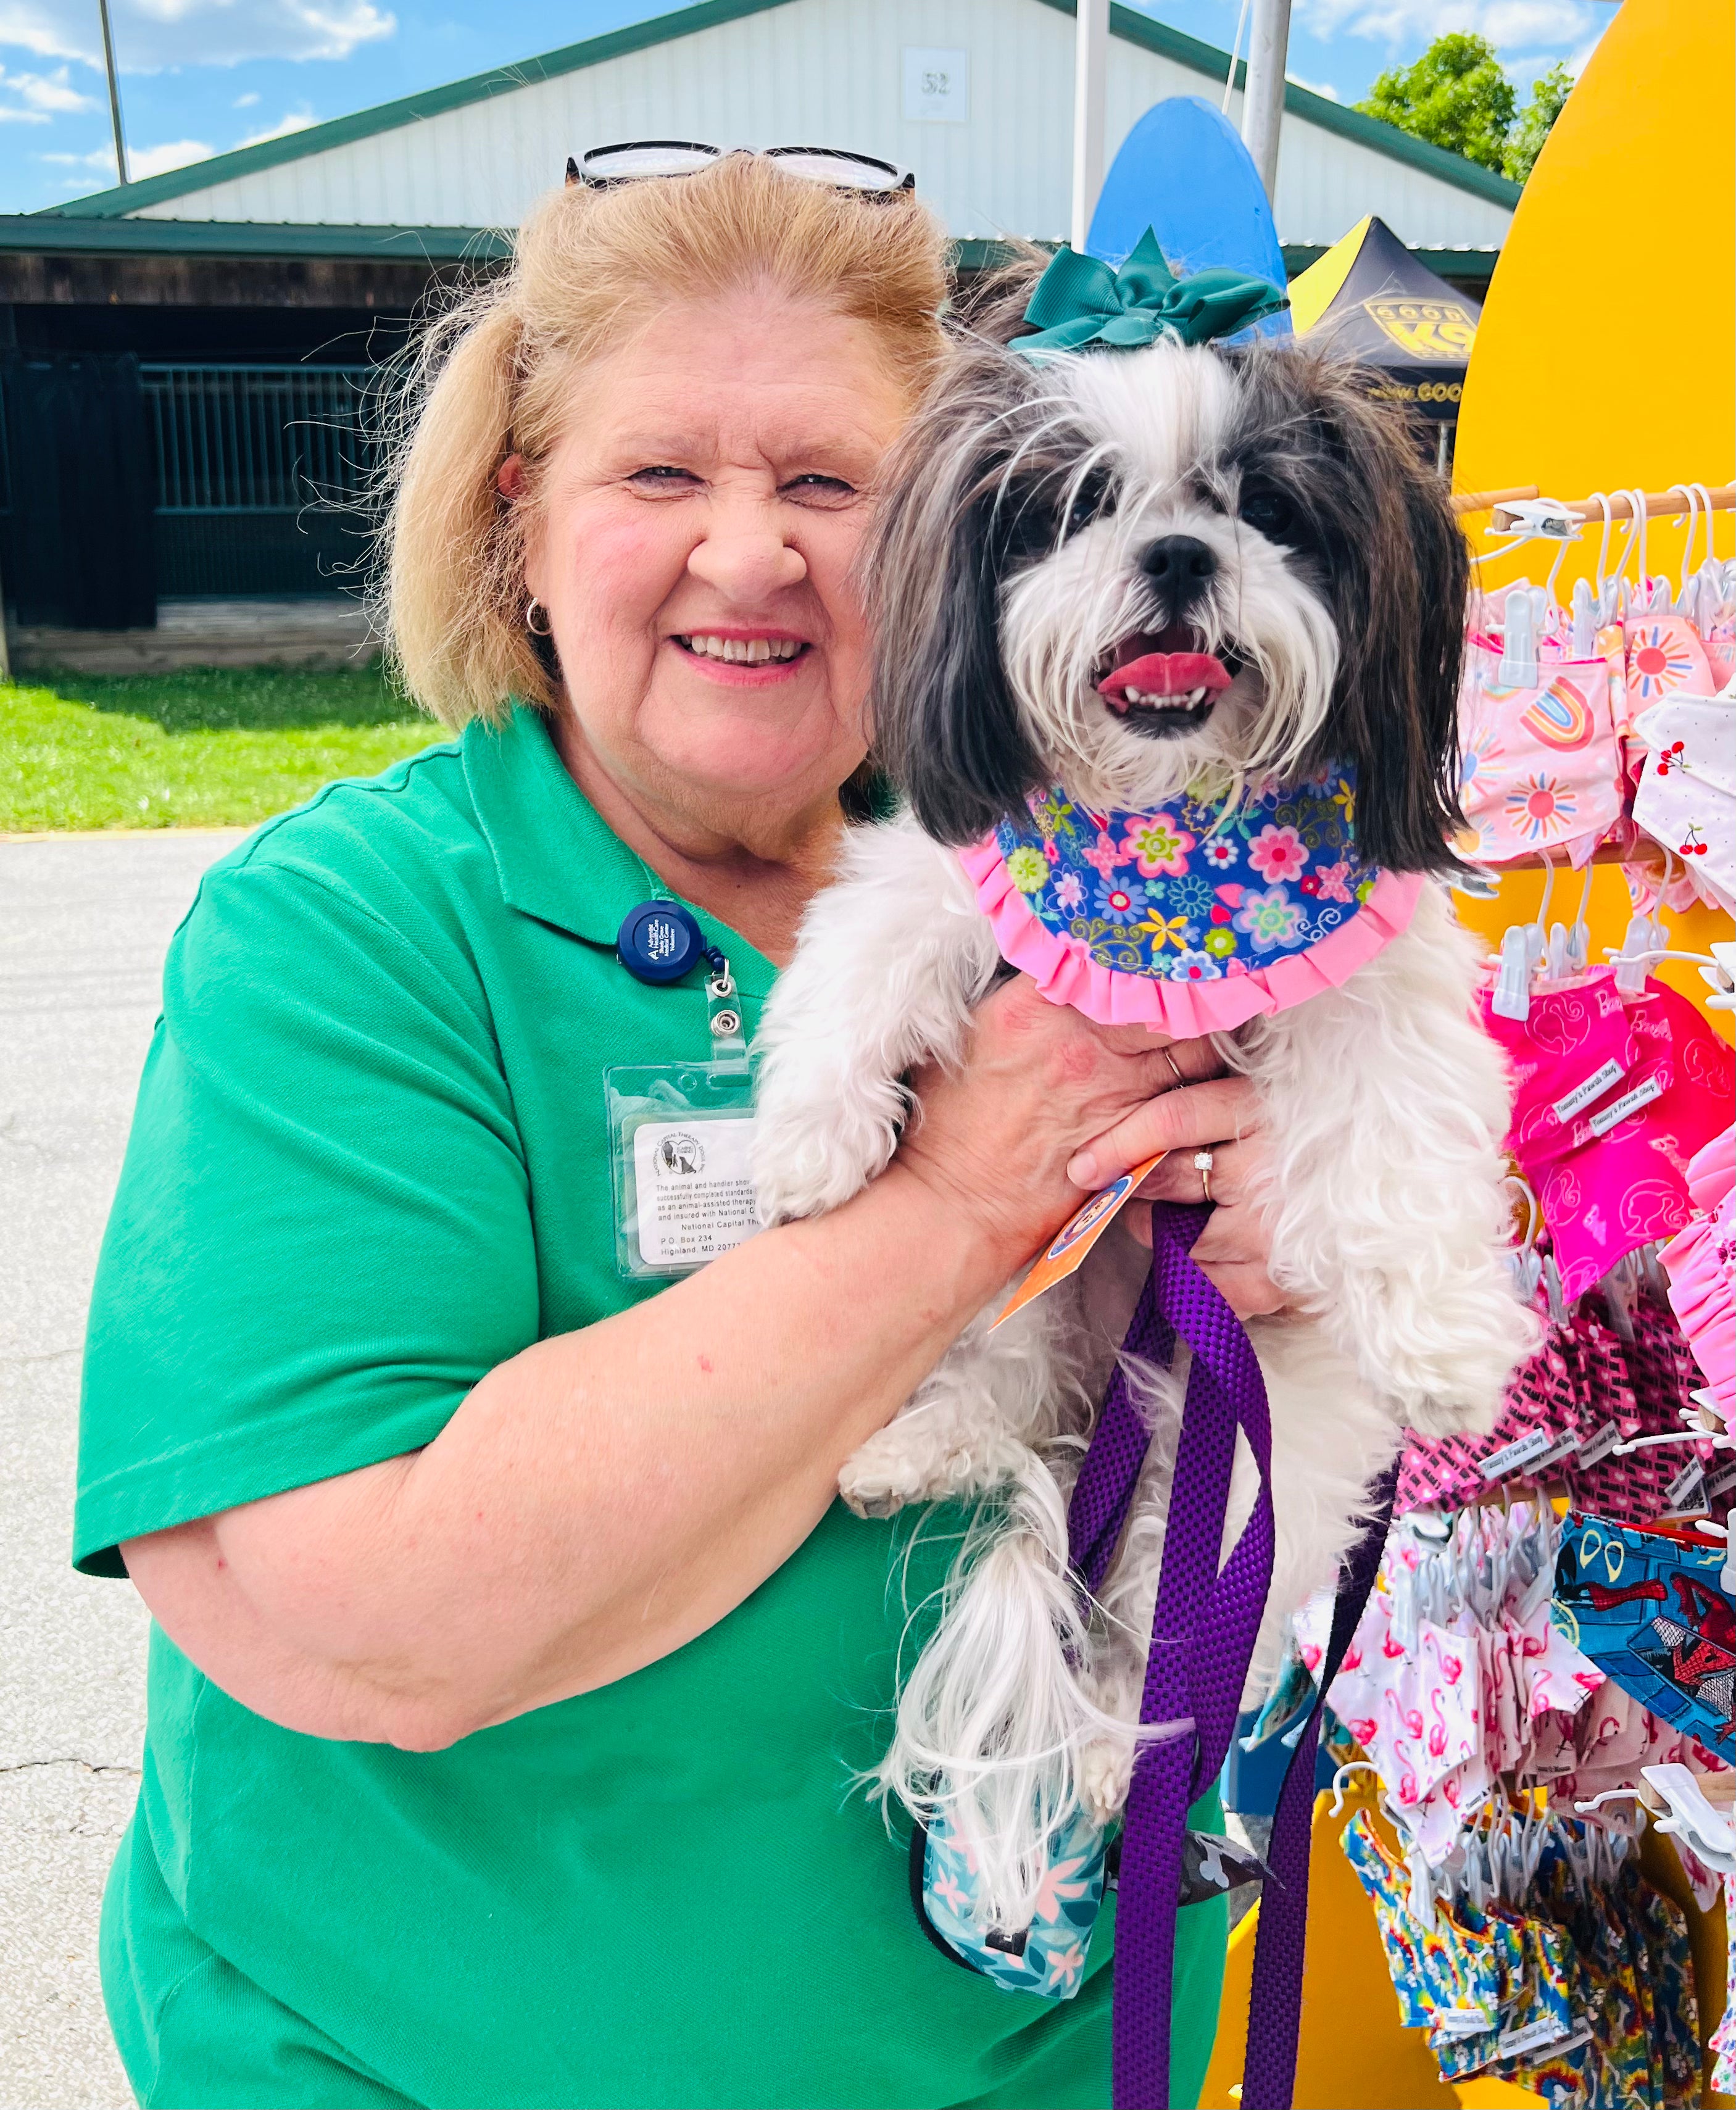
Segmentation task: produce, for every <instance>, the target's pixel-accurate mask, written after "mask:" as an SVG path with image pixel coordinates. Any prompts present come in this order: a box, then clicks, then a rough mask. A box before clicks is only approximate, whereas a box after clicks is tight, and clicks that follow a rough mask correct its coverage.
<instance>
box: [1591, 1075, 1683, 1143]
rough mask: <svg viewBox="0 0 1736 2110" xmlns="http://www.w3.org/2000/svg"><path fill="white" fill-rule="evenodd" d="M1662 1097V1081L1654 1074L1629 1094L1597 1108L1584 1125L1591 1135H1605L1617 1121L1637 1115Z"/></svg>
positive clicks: (1623, 1094) (1624, 1094) (1626, 1093)
mask: <svg viewBox="0 0 1736 2110" xmlns="http://www.w3.org/2000/svg"><path fill="white" fill-rule="evenodd" d="M1663 1096H1664V1080H1663V1079H1662V1078H1661V1076H1658V1075H1657V1074H1656V1073H1654V1074H1653V1075H1651V1076H1649V1077H1648V1078H1647V1079H1646V1080H1645V1081H1644V1083H1643V1084H1636V1085H1635V1086H1634V1089H1633V1090H1632V1091H1631V1092H1624V1093H1622V1095H1621V1097H1620V1098H1619V1099H1611V1101H1610V1103H1609V1104H1608V1105H1607V1107H1599V1109H1598V1112H1596V1113H1594V1114H1593V1115H1592V1116H1590V1118H1589V1120H1588V1121H1587V1122H1586V1124H1585V1125H1586V1126H1587V1128H1589V1130H1591V1132H1592V1134H1593V1135H1607V1134H1608V1133H1609V1131H1610V1130H1611V1129H1612V1128H1613V1127H1614V1126H1615V1125H1616V1122H1617V1121H1625V1120H1626V1119H1627V1117H1628V1116H1629V1114H1634V1113H1638V1112H1639V1109H1640V1108H1641V1107H1648V1106H1650V1105H1651V1103H1652V1101H1653V1100H1654V1099H1661V1098H1662V1097H1663Z"/></svg>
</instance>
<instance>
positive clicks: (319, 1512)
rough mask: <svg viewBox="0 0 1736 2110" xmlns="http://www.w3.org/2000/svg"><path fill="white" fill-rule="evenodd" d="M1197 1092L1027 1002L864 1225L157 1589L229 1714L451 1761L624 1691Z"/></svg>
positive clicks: (928, 1119)
mask: <svg viewBox="0 0 1736 2110" xmlns="http://www.w3.org/2000/svg"><path fill="white" fill-rule="evenodd" d="M1175 1052H1176V1053H1177V1054H1178V1055H1179V1056H1181V1057H1185V1059H1186V1061H1187V1062H1190V1064H1191V1070H1190V1074H1197V1073H1199V1072H1200V1071H1203V1069H1204V1067H1205V1066H1207V1065H1208V1064H1209V1063H1210V1062H1211V1057H1210V1053H1209V1050H1208V1049H1207V1048H1205V1047H1204V1046H1203V1044H1201V1045H1199V1046H1197V1047H1194V1048H1187V1049H1178V1050H1176V1051H1175ZM1169 1081H1170V1071H1169V1069H1168V1066H1167V1064H1166V1063H1165V1062H1163V1058H1162V1057H1161V1056H1160V1055H1159V1054H1158V1053H1156V1052H1155V1050H1154V1044H1153V1042H1152V1040H1151V1039H1150V1037H1149V1035H1147V1034H1145V1033H1144V1032H1143V1031H1140V1030H1120V1031H1107V1032H1106V1031H1102V1030H1098V1029H1095V1028H1093V1027H1090V1026H1087V1025H1086V1024H1085V1022H1084V1021H1081V1020H1080V1019H1079V1018H1078V1017H1077V1015H1076V1014H1074V1013H1072V1012H1068V1011H1065V1010H1063V1009H1059V1008H1058V1007H1055V1006H1054V1005H1051V1004H1049V1003H1045V1002H1044V1001H1043V1000H1042V999H1041V998H1039V997H1038V996H1037V995H1036V993H1035V990H1034V989H1033V988H1032V987H1031V985H1030V984H1029V983H1027V982H1018V983H1014V984H1012V985H1009V986H1008V987H1007V988H1006V989H1003V990H1001V991H999V992H998V993H997V994H996V995H995V996H994V997H993V998H990V1001H989V1002H988V1003H987V1004H986V1005H985V1006H984V1007H983V1010H982V1012H981V1014H980V1016H979V1019H978V1022H977V1027H976V1029H975V1031H974V1034H973V1037H972V1045H971V1048H970V1051H969V1054H968V1059H967V1062H966V1063H965V1066H964V1067H963V1071H961V1072H959V1074H957V1075H941V1074H938V1073H935V1074H931V1075H927V1076H926V1077H924V1078H923V1079H922V1080H919V1082H920V1088H921V1089H920V1097H921V1101H922V1118H921V1120H920V1121H917V1122H913V1124H912V1125H911V1130H910V1132H909V1135H908V1136H907V1139H906V1141H905V1143H904V1146H903V1148H901V1149H900V1152H899V1154H898V1157H896V1158H895V1161H894V1162H893V1164H892V1165H891V1167H889V1169H888V1170H887V1171H886V1173H885V1174H883V1175H882V1176H881V1178H880V1179H879V1180H876V1181H875V1182H874V1183H873V1185H872V1186H870V1187H869V1188H868V1189H866V1190H865V1191H864V1192H863V1193H862V1194H860V1195H859V1196H858V1197H857V1198H855V1199H854V1201H852V1202H850V1203H849V1204H847V1205H846V1206H845V1207H843V1208H841V1209H839V1210H837V1211H835V1212H834V1213H833V1214H832V1215H831V1216H826V1217H823V1218H820V1219H818V1220H814V1221H812V1222H806V1223H797V1224H791V1225H785V1226H782V1227H781V1228H780V1229H776V1230H773V1231H768V1232H764V1233H763V1234H761V1235H760V1236H759V1237H758V1238H754V1239H752V1240H750V1242H749V1243H747V1244H746V1245H745V1246H741V1247H738V1248H737V1250H736V1251H735V1252H732V1253H729V1254H727V1255H725V1256H723V1257H722V1258H721V1259H718V1260H717V1261H713V1262H712V1263H711V1265H710V1266H708V1267H706V1268H704V1269H702V1270H700V1272H699V1273H697V1274H696V1275H691V1276H690V1277H688V1278H687V1279H686V1280H684V1281H682V1282H680V1283H678V1284H675V1285H674V1286H673V1287H672V1288H669V1289H668V1290H666V1291H664V1293H662V1294H660V1295H659V1296H657V1297H654V1298H651V1299H650V1300H649V1301H647V1302H645V1303H642V1304H640V1305H638V1306H635V1307H634V1308H633V1309H632V1310H631V1311H625V1312H623V1313H620V1314H619V1315H617V1316H615V1317H614V1318H611V1319H608V1320H602V1321H601V1322H600V1323H599V1324H596V1325H593V1326H588V1327H586V1328H584V1329H582V1331H580V1332H578V1333H569V1334H565V1335H562V1336H560V1337H558V1338H554V1339H551V1340H546V1341H543V1342H540V1343H537V1345H536V1346H534V1347H531V1348H528V1349H527V1350H525V1351H524V1352H523V1353H522V1354H520V1355H518V1356H514V1357H512V1358H511V1360H510V1361H507V1362H505V1363H503V1364H501V1365H500V1366H499V1367H498V1368H496V1370H492V1371H491V1372H490V1374H488V1375H487V1377H486V1378H484V1379H483V1381H482V1382H481V1383H479V1384H478V1385H477V1386H475V1387H474V1389H473V1390H472V1391H471V1392H470V1393H469V1396H468V1397H467V1398H466V1399H465V1401H464V1403H463V1405H462V1406H460V1408H459V1410H458V1411H457V1412H456V1414H455V1415H453V1417H452V1419H451V1421H450V1422H449V1423H448V1424H446V1428H445V1429H443V1430H442V1432H441V1433H440V1434H439V1436H437V1438H435V1440H434V1441H433V1442H432V1443H430V1444H429V1445H428V1447H426V1448H425V1449H424V1450H422V1451H416V1452H415V1453H412V1454H411V1455H410V1456H404V1457H400V1458H395V1459H391V1460H387V1461H386V1462H384V1463H383V1464H380V1465H370V1466H368V1467H365V1468H364V1469H361V1470H360V1471H357V1472H354V1473H349V1474H344V1475H342V1477H340V1478H336V1479H333V1480H328V1481H324V1482H321V1483H317V1484H315V1485H313V1486H310V1487H300V1488H297V1489H294V1490H292V1491H291V1492H288V1493H285V1494H281V1495H274V1496H270V1497H269V1498H268V1499H266V1500H265V1501H258V1502H253V1503H250V1504H248V1505H247V1506H244V1507H241V1508H237V1509H233V1510H228V1511H225V1512H224V1513H222V1514H220V1515H216V1516H213V1517H208V1518H204V1519H199V1520H197V1522H194V1523H191V1524H184V1525H180V1526H178V1527H176V1528H173V1529H170V1530H167V1531H162V1532H158V1533H152V1535H151V1536H149V1537H143V1538H138V1539H133V1540H130V1541H129V1542H127V1543H126V1545H125V1548H124V1552H125V1559H126V1563H127V1567H128V1571H129V1573H130V1575H131V1576H132V1578H133V1580H134V1582H135V1584H136V1585H137V1587H138V1590H139V1592H140V1593H141V1595H142V1596H143V1597H144V1599H145V1601H146V1602H147V1605H149V1606H150V1608H151V1610H152V1613H153V1614H155V1616H156V1618H157V1619H158V1620H159V1621H160V1622H161V1624H162V1625H163V1627H164V1628H165V1631H166V1632H168V1633H169V1634H170V1637H171V1638H172V1639H174V1640H175V1641H176V1643H177V1644H178V1645H179V1646H180V1647H182V1648H183V1649H184V1650H186V1652H187V1653H188V1655H190V1656H192V1658H193V1660H194V1661H195V1662H196V1663H197V1664H199V1666H200V1667H201V1669H203V1670H205V1671H206V1673H207V1674H208V1675H209V1676H211V1678H213V1679H214V1680H215V1682H217V1683H218V1684H219V1685H220V1686H221V1687H223V1688H224V1691H228V1692H229V1693H230V1694H231V1695H233V1696H234V1697H235V1698H236V1699H238V1700H240V1701H241V1702H242V1704H243V1705H246V1706H248V1707H250V1708H252V1709H254V1710H255V1711H256V1712H257V1713H259V1714H264V1715H265V1716H267V1717H268V1718H270V1719H272V1720H274V1721H277V1722H279V1723H283V1724H284V1725H285V1726H286V1727H290V1728H293V1729H297V1730H301V1731H303V1732H306V1733H309V1734H311V1735H315V1736H332V1737H340V1738H350V1739H356V1740H360V1741H384V1742H390V1743H394V1744H397V1745H400V1746H404V1747H406V1748H408V1749H412V1750H431V1749H437V1748H440V1747H442V1746H446V1745H447V1744H450V1743H451V1742H453V1741H456V1739H457V1738H459V1737H460V1736H465V1735H467V1734H469V1733H470V1732H473V1731H474V1730H477V1729H479V1728H483V1727H487V1726H488V1725H489V1724H491V1723H496V1722H501V1721H505V1720H507V1719H509V1718H511V1717H512V1716H514V1715H515V1714H521V1713H523V1712H524V1711H525V1710H526V1709H530V1708H533V1707H539V1706H543V1705H548V1704H549V1703H551V1701H554V1700H560V1699H564V1698H568V1697H569V1696H572V1695H573V1694H575V1693H578V1692H583V1691H588V1690H590V1689H592V1688H593V1687H596V1686H600V1685H605V1684H608V1683H610V1682H612V1681H613V1680H614V1679H617V1678H623V1677H625V1676H627V1675H628V1673H631V1672H632V1671H634V1670H637V1669H641V1667H642V1666H644V1665H645V1664H648V1663H651V1662H654V1661H655V1660H656V1659H658V1658H659V1656H662V1655H667V1654H668V1653H669V1651H670V1650H673V1649H676V1648H679V1647H680V1646H682V1644H683V1643H684V1642H687V1641H691V1639H693V1637H695V1636H696V1635H697V1634H700V1633H701V1632H704V1631H705V1628H707V1627H709V1626H710V1625H712V1624H714V1623H715V1622H716V1621H717V1620H718V1619H722V1618H723V1616H724V1615H725V1614H727V1613H728V1612H729V1611H731V1610H733V1609H734V1607H735V1606H736V1605H738V1604H740V1603H741V1601H742V1600H743V1599H744V1598H745V1597H746V1596H748V1595H749V1594H750V1592H752V1591H753V1590H755V1588H756V1587H758V1586H759V1583H760V1582H763V1581H764V1579H765V1578H766V1577H767V1576H768V1575H769V1574H771V1573H773V1571H774V1570H775V1569H777V1567H778V1566H779V1565H781V1564H782V1562H783V1561H784V1560H786V1559H787V1558H788V1557H789V1555H791V1553H792V1552H793V1551H795V1548H796V1547H797V1546H800V1543H801V1542H802V1541H803V1540H804V1539H805V1537H807V1536H808V1534H809V1533H810V1532H811V1531H812V1530H813V1529H814V1526H815V1524H817V1523H818V1520H819V1519H820V1518H821V1517H822V1516H823V1514H824V1513H825V1511H826V1510H827V1506H829V1504H830V1503H831V1501H832V1497H833V1494H834V1492H835V1489H836V1478H837V1473H838V1468H839V1466H840V1465H841V1464H842V1462H843V1461H844V1460H845V1458H846V1457H847V1456H849V1455H850V1452H851V1451H854V1449H855V1448H856V1447H857V1446H858V1445H859V1443H860V1442H862V1441H863V1439H864V1438H866V1437H867V1436H868V1435H869V1434H871V1433H873V1430H875V1429H877V1428H879V1427H880V1426H881V1425H882V1424H883V1423H885V1422H886V1420H887V1419H890V1417H891V1415H892V1414H894V1413H895V1411H896V1410H897V1409H898V1407H899V1406H900V1404H901V1403H902V1401H904V1399H905V1398H907V1397H909V1393H910V1392H912V1391H913V1389H914V1388H915V1387H916V1385H917V1384H918V1383H919V1382H920V1380H921V1379H922V1377H923V1376H925V1375H926V1374H927V1372H928V1371H929V1370H931V1369H932V1367H933V1366H934V1365H935V1364H936V1362H937V1361H939V1360H940V1358H941V1356H942V1355H943V1354H944V1353H945V1350H946V1348H947V1347H949V1346H950V1343H952V1342H953V1341H954V1339H955V1338H957V1336H958V1335H959V1333H960V1332H961V1331H962V1330H963V1327H964V1326H965V1325H966V1324H968V1322H969V1320H971V1319H972V1317H973V1316H974V1315H976V1314H977V1312H978V1311H981V1308H982V1306H983V1305H984V1304H985V1303H986V1302H987V1301H988V1299H989V1298H990V1297H992V1296H993V1295H994V1294H995V1291H996V1289H997V1288H999V1286H1000V1285H1001V1284H1003V1283H1004V1282H1005V1281H1006V1280H1007V1279H1009V1277H1010V1276H1011V1275H1013V1272H1014V1271H1015V1270H1017V1268H1018V1266H1019V1264H1020V1262H1021V1261H1022V1260H1024V1259H1025V1258H1026V1257H1027V1256H1028V1255H1029V1254H1030V1253H1031V1252H1032V1251H1033V1250H1034V1249H1035V1248H1036V1247H1037V1246H1038V1245H1039V1243H1040V1242H1041V1241H1042V1240H1043V1239H1044V1238H1046V1237H1047V1236H1049V1235H1050V1234H1052V1233H1053V1231H1054V1229H1056V1228H1058V1225H1060V1224H1061V1223H1062V1222H1063V1221H1064V1220H1065V1219H1066V1217H1067V1215H1068V1214H1069V1213H1070V1212H1071V1211H1072V1209H1073V1208H1074V1207H1077V1203H1078V1201H1079V1199H1080V1186H1079V1185H1078V1184H1075V1181H1074V1180H1070V1179H1069V1177H1068V1166H1069V1163H1070V1161H1072V1162H1073V1163H1074V1167H1075V1170H1076V1172H1077V1169H1078V1168H1077V1157H1078V1154H1079V1152H1080V1151H1081V1146H1085V1145H1087V1144H1089V1143H1091V1142H1092V1141H1093V1140H1094V1139H1097V1138H1099V1137H1104V1136H1105V1135H1106V1134H1108V1133H1111V1132H1113V1131H1114V1130H1116V1129H1117V1125H1118V1124H1120V1123H1121V1122H1122V1121H1124V1119H1125V1117H1126V1116H1127V1114H1128V1113H1129V1112H1131V1110H1132V1109H1133V1108H1135V1107H1139V1106H1141V1105H1143V1104H1144V1103H1145V1102H1147V1101H1148V1100H1149V1099H1150V1098H1151V1097H1152V1094H1153V1093H1154V1092H1157V1091H1158V1090H1159V1089H1160V1088H1161V1087H1162V1086H1163V1085H1164V1084H1167V1083H1168V1082H1169ZM1226 1094H1227V1095H1228V1096H1227V1097H1226ZM1245 1094H1246V1088H1245V1087H1244V1086H1243V1085H1242V1084H1240V1082H1231V1081H1230V1080H1224V1081H1222V1082H1220V1083H1217V1084H1213V1085H1212V1086H1210V1087H1206V1088H1196V1089H1190V1090H1189V1091H1186V1092H1182V1093H1169V1094H1167V1097H1166V1098H1164V1099H1161V1100H1159V1101H1158V1102H1157V1105H1156V1107H1154V1108H1153V1110H1152V1112H1151V1113H1150V1115H1149V1116H1147V1118H1146V1119H1145V1121H1144V1123H1143V1124H1142V1126H1141V1129H1140V1134H1142V1135H1143V1136H1145V1137H1147V1138H1149V1139H1154V1140H1152V1142H1151V1148H1159V1147H1163V1145H1164V1143H1166V1142H1167V1145H1168V1147H1171V1148H1176V1149H1181V1148H1190V1147H1193V1146H1195V1145H1197V1144H1199V1143H1204V1142H1207V1141H1209V1140H1213V1139H1217V1138H1218V1137H1221V1136H1222V1135H1223V1134H1226V1133H1234V1132H1235V1127H1236V1126H1238V1125H1240V1121H1241V1120H1242V1119H1243V1118H1244V1117H1245V1116H1247V1114H1248V1112H1249V1106H1250V1105H1251V1099H1249V1098H1246V1096H1245ZM1159 1107H1161V1108H1163V1110H1164V1111H1163V1112H1158V1108H1159ZM1226 1121H1229V1122H1230V1123H1231V1126H1230V1127H1229V1128H1227V1129H1226V1126H1225V1125H1224V1124H1225V1122H1226ZM1104 1176H1105V1177H1108V1176H1110V1175H1107V1174H1106V1175H1104ZM1086 1184H1087V1185H1089V1184H1095V1181H1087V1182H1086Z"/></svg>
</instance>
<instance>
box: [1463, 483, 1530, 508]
mask: <svg viewBox="0 0 1736 2110" xmlns="http://www.w3.org/2000/svg"><path fill="white" fill-rule="evenodd" d="M1542 496H1543V493H1542V492H1541V491H1539V489H1538V488H1537V486H1536V485H1535V484H1534V483H1516V484H1515V485H1514V486H1513V487H1512V489H1511V490H1510V491H1459V492H1457V494H1456V495H1455V496H1454V498H1453V511H1454V512H1455V513H1487V512H1488V510H1489V508H1490V507H1491V506H1492V505H1507V504H1508V503H1509V502H1510V501H1511V500H1513V499H1516V498H1540V497H1542Z"/></svg>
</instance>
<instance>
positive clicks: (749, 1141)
mask: <svg viewBox="0 0 1736 2110" xmlns="http://www.w3.org/2000/svg"><path fill="white" fill-rule="evenodd" d="M603 1089H604V1093H605V1100H606V1103H607V1107H608V1115H609V1155H610V1166H611V1170H612V1172H613V1175H614V1178H613V1184H614V1250H615V1266H616V1269H617V1270H618V1271H619V1273H620V1274H622V1275H625V1276H626V1277H627V1278H628V1279H629V1280H630V1281H635V1282H639V1281H643V1280H645V1279H647V1278H648V1277H657V1278H664V1279H667V1278H669V1277H671V1276H674V1275H691V1273H692V1272H693V1270H695V1269H696V1268H699V1267H703V1266H705V1263H706V1261H708V1260H715V1259H716V1258H717V1256H718V1254H719V1253H726V1252H730V1251H731V1250H732V1248H733V1247H737V1246H738V1245H740V1244H741V1243H743V1241H744V1240H746V1239H747V1238H751V1237H752V1236H753V1234H755V1231H757V1230H758V1229H759V1216H758V1214H757V1212H756V1211H755V1207H754V1182H753V1175H752V1172H751V1170H750V1162H749V1161H750V1155H751V1152H752V1148H753V1140H754V1084H753V1073H752V1071H750V1069H749V1068H748V1067H747V1066H746V1064H745V1063H742V1062H678V1063H660V1064H656V1065H650V1064H647V1065H646V1066H642V1067H632V1068H627V1069H614V1070H608V1071H605V1072H604V1074H603Z"/></svg>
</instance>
